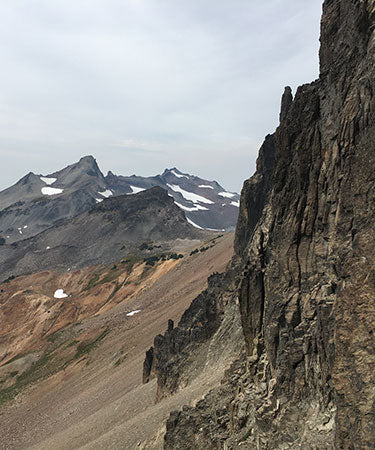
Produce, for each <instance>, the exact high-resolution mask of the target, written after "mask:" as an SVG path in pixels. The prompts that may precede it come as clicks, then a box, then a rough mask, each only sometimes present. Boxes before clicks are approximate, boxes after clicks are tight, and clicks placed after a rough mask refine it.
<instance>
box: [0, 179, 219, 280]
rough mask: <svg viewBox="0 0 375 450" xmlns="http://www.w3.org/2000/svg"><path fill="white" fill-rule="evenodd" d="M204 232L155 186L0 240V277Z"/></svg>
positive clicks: (160, 245) (161, 245) (165, 246)
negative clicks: (24, 234) (43, 228)
mask: <svg viewBox="0 0 375 450" xmlns="http://www.w3.org/2000/svg"><path fill="white" fill-rule="evenodd" d="M211 234H212V233H211ZM206 236H208V232H206V231H202V230H197V229H196V228H194V227H192V226H191V225H189V224H188V223H187V221H186V220H185V216H184V213H183V212H182V211H181V210H180V209H179V208H178V207H177V206H176V205H175V204H174V202H173V199H172V198H170V197H169V196H168V193H167V191H166V190H164V189H162V188H159V187H155V188H152V189H148V190H147V191H144V192H140V193H139V194H137V195H131V196H128V195H122V196H119V197H112V198H108V199H106V200H105V201H103V202H102V203H100V204H98V205H96V206H95V207H93V208H92V209H91V210H89V211H87V212H84V213H82V214H80V215H79V216H76V217H74V218H73V219H65V220H63V221H61V222H60V223H59V224H58V225H56V226H54V227H51V228H49V229H47V230H46V231H44V232H42V233H40V234H38V235H36V236H34V237H31V238H29V239H25V240H23V241H20V242H14V243H13V244H4V245H2V246H0V261H1V267H0V279H1V280H4V279H6V278H7V277H10V276H16V275H20V274H22V273H33V272H36V271H40V270H45V269H60V270H71V269H75V268H79V267H83V266H87V265H91V264H103V263H104V264H106V263H109V262H112V261H116V260H118V259H120V258H123V257H126V256H128V255H129V254H131V253H132V252H134V251H136V250H138V248H139V246H140V245H141V244H142V243H152V242H156V243H157V245H155V246H154V245H152V248H153V251H154V252H160V251H166V250H170V249H171V242H173V241H175V240H176V239H186V240H194V239H203V238H204V237H206ZM191 245H193V244H191ZM174 246H175V244H174ZM145 250H146V251H148V249H147V248H145Z"/></svg>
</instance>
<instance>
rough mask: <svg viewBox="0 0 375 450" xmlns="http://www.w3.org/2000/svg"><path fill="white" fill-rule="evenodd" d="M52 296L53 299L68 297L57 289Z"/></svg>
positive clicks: (61, 290)
mask: <svg viewBox="0 0 375 450" xmlns="http://www.w3.org/2000/svg"><path fill="white" fill-rule="evenodd" d="M53 296H54V297H55V298H65V297H67V296H68V294H65V292H64V290H63V289H57V290H56V291H55V293H54V294H53Z"/></svg>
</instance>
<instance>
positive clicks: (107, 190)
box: [98, 189, 113, 198]
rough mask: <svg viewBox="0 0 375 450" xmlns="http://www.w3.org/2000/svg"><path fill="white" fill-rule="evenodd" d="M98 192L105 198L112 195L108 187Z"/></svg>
mask: <svg viewBox="0 0 375 450" xmlns="http://www.w3.org/2000/svg"><path fill="white" fill-rule="evenodd" d="M98 194H100V195H102V196H103V197H105V198H108V197H110V196H111V195H113V192H112V191H111V190H110V189H106V190H105V191H103V192H98Z"/></svg>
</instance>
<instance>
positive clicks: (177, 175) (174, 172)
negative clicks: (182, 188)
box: [171, 169, 189, 179]
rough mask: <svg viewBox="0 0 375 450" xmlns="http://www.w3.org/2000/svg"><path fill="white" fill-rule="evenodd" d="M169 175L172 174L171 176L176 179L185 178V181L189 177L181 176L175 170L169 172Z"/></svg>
mask: <svg viewBox="0 0 375 450" xmlns="http://www.w3.org/2000/svg"><path fill="white" fill-rule="evenodd" d="M171 173H173V175H174V176H175V177H177V178H187V179H189V177H188V176H187V175H182V174H180V173H177V172H176V171H175V170H173V169H172V170H171Z"/></svg>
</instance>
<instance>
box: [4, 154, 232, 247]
mask: <svg viewBox="0 0 375 450" xmlns="http://www.w3.org/2000/svg"><path fill="white" fill-rule="evenodd" d="M155 186H159V187H161V188H164V189H166V190H167V191H168V194H169V195H170V196H171V197H173V199H174V202H175V204H176V205H177V206H178V207H179V208H180V209H181V210H183V211H184V213H185V216H186V219H187V220H188V222H189V223H190V224H191V225H193V226H195V227H196V228H202V229H208V230H215V231H216V230H217V231H229V230H233V229H234V228H235V225H236V221H237V215H238V207H239V195H238V194H237V193H234V192H228V191H226V190H225V189H224V188H223V187H222V186H220V184H218V183H217V182H216V181H207V180H204V179H202V178H199V177H196V176H194V175H189V174H185V173H182V172H181V171H179V170H178V169H177V168H173V169H166V170H165V171H164V172H163V174H161V175H157V176H154V177H141V176H136V175H132V176H118V175H114V174H113V173H112V172H108V175H107V176H104V175H103V173H102V172H101V170H100V169H99V167H98V165H97V163H96V161H95V159H94V158H93V157H92V156H85V157H83V158H81V159H80V160H79V161H78V162H77V163H75V164H72V165H69V166H67V167H65V168H64V169H62V170H59V171H57V172H54V173H51V174H48V175H45V176H43V175H36V174H34V173H32V172H30V173H28V174H27V175H26V176H24V177H23V178H21V180H19V181H18V182H17V183H16V184H15V185H13V186H11V187H10V188H8V189H5V190H3V191H2V192H0V243H2V242H3V243H4V242H5V243H7V244H10V243H13V242H17V241H19V240H23V239H25V238H29V237H32V236H35V235H37V234H38V233H41V232H42V231H44V230H46V229H47V228H49V227H51V226H53V225H57V224H58V223H59V221H61V220H65V219H71V218H73V217H75V216H78V215H79V214H82V213H83V212H85V211H88V210H90V209H92V208H93V207H94V206H95V205H96V204H98V203H101V202H102V201H103V200H105V199H106V198H108V197H112V196H114V197H116V196H119V195H124V194H127V195H130V194H136V193H138V192H141V191H144V190H146V189H149V188H152V187H155Z"/></svg>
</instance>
